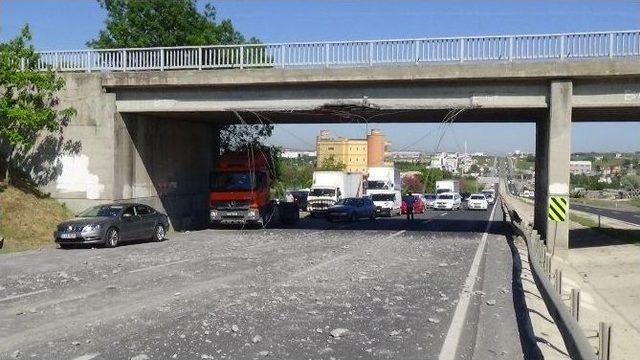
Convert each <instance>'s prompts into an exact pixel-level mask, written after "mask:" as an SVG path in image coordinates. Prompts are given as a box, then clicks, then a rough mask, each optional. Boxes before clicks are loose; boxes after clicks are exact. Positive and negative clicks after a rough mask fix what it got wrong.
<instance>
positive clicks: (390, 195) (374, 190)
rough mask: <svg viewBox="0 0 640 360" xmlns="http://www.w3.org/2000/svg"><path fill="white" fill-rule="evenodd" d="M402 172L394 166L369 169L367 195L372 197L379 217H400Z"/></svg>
mask: <svg viewBox="0 0 640 360" xmlns="http://www.w3.org/2000/svg"><path fill="white" fill-rule="evenodd" d="M401 189H402V180H401V178H400V171H399V170H398V169H396V168H395V167H393V166H376V167H370V168H369V177H368V178H367V190H366V194H367V195H368V196H370V197H371V200H373V204H374V205H375V206H376V213H377V214H378V215H387V216H394V215H400V206H401V204H402V194H401V193H400V190H401Z"/></svg>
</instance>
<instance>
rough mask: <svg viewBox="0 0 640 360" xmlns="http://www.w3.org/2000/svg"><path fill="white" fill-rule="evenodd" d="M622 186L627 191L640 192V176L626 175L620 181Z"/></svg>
mask: <svg viewBox="0 0 640 360" xmlns="http://www.w3.org/2000/svg"><path fill="white" fill-rule="evenodd" d="M620 186H621V187H623V188H624V189H625V190H638V189H640V175H634V174H630V175H625V176H623V177H622V179H621V180H620Z"/></svg>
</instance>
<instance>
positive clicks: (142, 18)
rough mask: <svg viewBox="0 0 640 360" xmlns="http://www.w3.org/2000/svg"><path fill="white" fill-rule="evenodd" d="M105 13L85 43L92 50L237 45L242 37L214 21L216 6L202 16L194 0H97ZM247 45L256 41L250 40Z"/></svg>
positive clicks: (207, 8)
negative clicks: (97, 30)
mask: <svg viewBox="0 0 640 360" xmlns="http://www.w3.org/2000/svg"><path fill="white" fill-rule="evenodd" d="M98 3H99V4H100V6H101V7H102V8H103V9H105V10H106V11H107V19H106V21H105V28H104V29H103V30H100V33H99V34H98V37H96V38H95V39H92V40H90V41H88V42H87V46H89V47H92V48H94V49H113V48H138V47H160V46H187V45H219V44H240V43H244V42H246V39H245V37H244V36H243V35H242V34H240V33H239V32H238V31H236V30H235V28H234V27H233V24H232V23H231V21H230V20H229V19H225V20H222V21H221V22H220V23H217V22H216V10H215V7H214V6H213V5H212V4H210V3H208V4H206V5H205V11H204V13H200V12H199V11H198V8H197V3H198V1H197V0H154V1H148V0H98ZM249 42H254V43H255V42H257V39H255V38H251V39H250V40H249Z"/></svg>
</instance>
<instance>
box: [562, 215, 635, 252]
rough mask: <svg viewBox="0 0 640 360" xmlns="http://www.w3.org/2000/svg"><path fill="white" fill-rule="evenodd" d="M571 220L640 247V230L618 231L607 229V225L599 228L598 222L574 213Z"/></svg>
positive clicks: (570, 216) (570, 217)
mask: <svg viewBox="0 0 640 360" xmlns="http://www.w3.org/2000/svg"><path fill="white" fill-rule="evenodd" d="M569 219H571V221H573V222H576V223H578V224H580V225H582V226H584V227H587V228H589V229H591V230H595V231H599V232H600V233H602V234H604V235H607V236H609V237H611V238H614V239H618V240H623V241H625V242H628V243H631V244H635V245H640V230H631V229H616V228H610V227H607V226H605V225H601V226H600V227H598V222H597V221H596V220H594V219H592V218H589V217H586V216H582V215H578V214H575V213H573V212H571V213H569Z"/></svg>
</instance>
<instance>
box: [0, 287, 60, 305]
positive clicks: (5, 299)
mask: <svg viewBox="0 0 640 360" xmlns="http://www.w3.org/2000/svg"><path fill="white" fill-rule="evenodd" d="M47 291H49V289H42V290H38V291H32V292H28V293H24V294H20V295H11V296H7V297H6V298H2V299H0V302H3V301H9V300H13V299H20V298H23V297H27V296H31V295H37V294H42V293H43V292H47Z"/></svg>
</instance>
